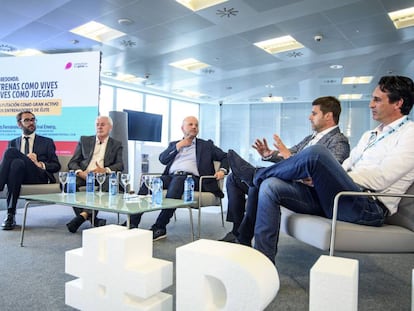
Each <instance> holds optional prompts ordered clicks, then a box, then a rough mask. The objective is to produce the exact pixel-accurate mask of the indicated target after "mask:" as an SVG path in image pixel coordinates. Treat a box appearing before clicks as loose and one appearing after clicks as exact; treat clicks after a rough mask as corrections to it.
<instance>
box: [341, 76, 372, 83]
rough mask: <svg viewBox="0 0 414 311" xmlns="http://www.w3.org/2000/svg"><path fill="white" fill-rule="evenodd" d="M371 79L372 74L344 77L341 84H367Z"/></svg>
mask: <svg viewBox="0 0 414 311" xmlns="http://www.w3.org/2000/svg"><path fill="white" fill-rule="evenodd" d="M371 81H372V76H359V77H344V78H343V79H342V84H369V83H371Z"/></svg>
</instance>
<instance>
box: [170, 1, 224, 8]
mask: <svg viewBox="0 0 414 311" xmlns="http://www.w3.org/2000/svg"><path fill="white" fill-rule="evenodd" d="M175 1H177V2H178V3H179V4H181V5H184V6H185V7H186V8H188V9H190V10H191V11H199V10H202V9H205V8H208V7H210V6H213V5H216V4H219V3H223V2H226V1H228V0H175Z"/></svg>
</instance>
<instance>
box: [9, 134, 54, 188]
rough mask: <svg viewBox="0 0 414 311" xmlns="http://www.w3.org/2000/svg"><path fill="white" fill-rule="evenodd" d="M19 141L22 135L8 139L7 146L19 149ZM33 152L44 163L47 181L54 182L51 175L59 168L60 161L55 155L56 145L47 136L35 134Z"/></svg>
mask: <svg viewBox="0 0 414 311" xmlns="http://www.w3.org/2000/svg"><path fill="white" fill-rule="evenodd" d="M21 141H22V137H21V136H20V137H17V138H15V139H13V140H11V141H9V145H8V147H9V148H10V147H14V148H16V149H17V150H20V145H21ZM33 153H36V155H37V160H38V161H40V162H43V163H44V164H45V166H46V174H47V177H48V178H49V182H50V183H55V182H56V178H55V177H54V176H53V173H56V172H58V171H59V170H60V163H59V160H58V157H57V156H56V146H55V143H54V141H53V140H52V139H51V138H48V137H44V136H40V135H35V138H34V141H33Z"/></svg>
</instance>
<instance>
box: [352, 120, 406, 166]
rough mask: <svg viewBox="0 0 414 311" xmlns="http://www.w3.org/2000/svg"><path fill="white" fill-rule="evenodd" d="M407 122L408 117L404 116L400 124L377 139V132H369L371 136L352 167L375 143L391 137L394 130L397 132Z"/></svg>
mask: <svg viewBox="0 0 414 311" xmlns="http://www.w3.org/2000/svg"><path fill="white" fill-rule="evenodd" d="M407 121H408V116H406V117H405V118H404V119H403V120H401V122H400V123H398V124H397V126H395V127H393V128H391V129H390V130H389V131H388V132H386V133H385V134H384V135H382V136H380V137H379V138H378V139H377V131H373V132H371V136H370V138H369V139H368V143H367V145H366V146H365V148H364V150H363V151H362V153H361V154H360V156H359V157H358V159H356V160H355V161H354V162H353V163H352V167H353V166H355V164H356V163H357V162H358V161H359V160H361V158H362V156H363V155H364V152H365V151H366V150H367V149H369V148H371V147H372V146H374V145H375V144H376V143H378V142H379V141H381V140H383V139H384V138H385V137H387V136H389V135H391V134H392V133H394V132H395V131H396V130H398V129H399V128H400V127H401V126H403V125H404V124H405V123H407Z"/></svg>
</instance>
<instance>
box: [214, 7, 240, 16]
mask: <svg viewBox="0 0 414 311" xmlns="http://www.w3.org/2000/svg"><path fill="white" fill-rule="evenodd" d="M238 13H239V11H237V10H236V9H234V8H230V9H227V8H224V9H223V10H217V11H216V15H218V16H220V17H226V16H227V17H228V18H230V17H232V16H237V14H238Z"/></svg>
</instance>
